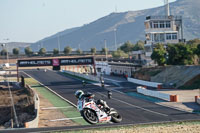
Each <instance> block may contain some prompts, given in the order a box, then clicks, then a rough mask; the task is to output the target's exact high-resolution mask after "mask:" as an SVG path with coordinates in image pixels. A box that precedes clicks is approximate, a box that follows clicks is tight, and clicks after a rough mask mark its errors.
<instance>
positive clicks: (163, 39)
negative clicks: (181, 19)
mask: <svg viewBox="0 0 200 133" xmlns="http://www.w3.org/2000/svg"><path fill="white" fill-rule="evenodd" d="M164 41H165V34H163V33H161V34H160V42H164Z"/></svg>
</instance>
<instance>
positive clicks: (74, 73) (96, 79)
mask: <svg viewBox="0 0 200 133" xmlns="http://www.w3.org/2000/svg"><path fill="white" fill-rule="evenodd" d="M62 72H65V73H68V74H71V75H74V76H78V77H81V78H84V79H88V80H92V81H96V82H100V78H99V77H98V76H94V75H86V74H81V73H76V72H71V71H66V70H62Z"/></svg>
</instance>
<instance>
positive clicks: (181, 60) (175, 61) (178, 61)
mask: <svg viewBox="0 0 200 133" xmlns="http://www.w3.org/2000/svg"><path fill="white" fill-rule="evenodd" d="M167 52H168V54H169V59H168V63H169V64H170V65H191V64H194V62H193V58H194V52H193V51H192V48H191V47H190V45H186V44H183V43H179V44H176V45H175V44H169V45H168V48H167Z"/></svg>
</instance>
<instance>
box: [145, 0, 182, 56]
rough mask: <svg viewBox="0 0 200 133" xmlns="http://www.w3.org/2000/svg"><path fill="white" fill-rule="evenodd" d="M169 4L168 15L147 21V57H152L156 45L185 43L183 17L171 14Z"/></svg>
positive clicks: (153, 17)
mask: <svg viewBox="0 0 200 133" xmlns="http://www.w3.org/2000/svg"><path fill="white" fill-rule="evenodd" d="M169 12H170V11H169V4H168V2H166V15H164V16H147V17H146V20H145V36H146V41H145V55H146V57H150V56H151V54H152V51H153V48H154V45H155V44H157V43H161V44H164V45H167V44H169V43H170V44H176V43H179V42H183V41H184V40H183V29H182V17H181V16H173V15H170V13H169Z"/></svg>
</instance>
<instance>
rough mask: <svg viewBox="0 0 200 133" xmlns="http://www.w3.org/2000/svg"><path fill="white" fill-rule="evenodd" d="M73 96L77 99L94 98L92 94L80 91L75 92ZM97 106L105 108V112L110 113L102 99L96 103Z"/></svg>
mask: <svg viewBox="0 0 200 133" xmlns="http://www.w3.org/2000/svg"><path fill="white" fill-rule="evenodd" d="M75 96H76V98H77V99H82V98H87V97H92V98H94V94H91V93H84V92H83V91H82V90H77V91H76V92H75ZM96 104H97V105H102V106H103V107H104V108H105V111H110V107H109V106H108V105H107V103H106V101H103V100H102V99H99V100H97V101H96Z"/></svg>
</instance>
